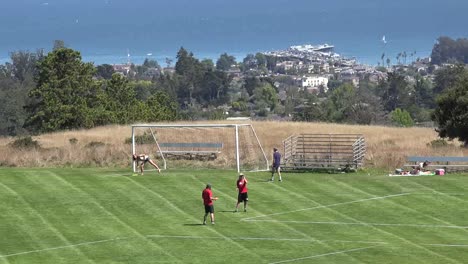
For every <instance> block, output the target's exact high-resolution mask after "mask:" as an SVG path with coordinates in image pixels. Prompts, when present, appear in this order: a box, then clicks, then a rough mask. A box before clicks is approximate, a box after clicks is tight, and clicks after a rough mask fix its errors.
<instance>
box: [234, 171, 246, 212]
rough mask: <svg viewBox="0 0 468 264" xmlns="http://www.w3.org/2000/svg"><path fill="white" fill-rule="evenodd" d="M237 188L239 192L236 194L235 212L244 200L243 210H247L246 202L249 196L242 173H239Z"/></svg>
mask: <svg viewBox="0 0 468 264" xmlns="http://www.w3.org/2000/svg"><path fill="white" fill-rule="evenodd" d="M237 189H238V190H239V194H238V195H237V204H236V212H237V210H238V208H239V204H240V203H241V202H244V212H247V202H248V201H249V196H248V194H247V179H246V178H245V175H244V174H243V173H241V174H239V179H238V180H237Z"/></svg>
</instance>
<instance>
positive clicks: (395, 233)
mask: <svg viewBox="0 0 468 264" xmlns="http://www.w3.org/2000/svg"><path fill="white" fill-rule="evenodd" d="M338 184H340V185H345V186H346V187H348V188H350V189H359V188H358V187H354V186H352V185H350V184H347V183H346V182H343V181H339V182H338ZM361 192H362V193H363V194H367V195H371V194H370V193H367V192H366V191H364V190H361ZM381 202H382V203H391V204H394V205H399V206H400V204H398V203H396V202H394V200H392V199H387V200H382V201H381ZM401 207H403V208H404V209H405V210H410V211H412V212H416V213H420V212H419V211H418V210H415V209H412V208H409V207H407V206H405V205H401ZM382 208H384V206H382ZM426 216H427V217H429V218H432V219H434V220H436V221H440V222H442V223H444V224H446V225H453V224H452V223H449V222H446V221H443V220H441V219H438V218H435V217H432V216H428V215H426ZM371 227H373V228H376V229H379V230H381V231H382V232H385V233H387V234H392V235H394V236H396V237H399V238H401V239H402V240H403V241H405V242H407V243H410V244H412V245H413V246H416V247H418V248H420V249H423V250H425V251H427V252H430V253H431V254H433V255H437V256H439V257H443V258H445V259H447V260H449V261H451V262H454V263H460V262H458V260H456V259H453V258H452V257H449V256H447V255H443V254H439V253H436V252H434V251H433V250H432V249H430V248H428V247H424V246H421V245H418V244H416V243H415V242H413V239H407V238H404V235H403V234H402V233H403V232H405V231H403V230H395V229H394V230H392V229H383V228H382V226H377V225H371ZM406 232H407V231H406ZM413 233H415V235H417V232H413ZM411 237H413V236H411Z"/></svg>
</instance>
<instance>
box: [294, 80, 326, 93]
mask: <svg viewBox="0 0 468 264" xmlns="http://www.w3.org/2000/svg"><path fill="white" fill-rule="evenodd" d="M319 86H323V87H324V90H325V92H326V91H328V78H327V77H323V76H308V77H303V78H302V79H301V87H302V88H304V89H306V88H311V87H319Z"/></svg>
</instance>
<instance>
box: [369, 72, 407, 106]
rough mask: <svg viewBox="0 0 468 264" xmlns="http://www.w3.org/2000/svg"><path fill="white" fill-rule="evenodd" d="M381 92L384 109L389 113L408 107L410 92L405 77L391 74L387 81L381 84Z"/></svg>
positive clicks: (379, 88) (379, 87) (379, 86)
mask: <svg viewBox="0 0 468 264" xmlns="http://www.w3.org/2000/svg"><path fill="white" fill-rule="evenodd" d="M377 89H378V90H379V94H380V97H381V99H382V103H383V105H384V109H385V110H387V111H388V112H391V111H393V110H395V109H396V108H403V109H404V108H405V107H406V106H408V104H409V103H410V102H409V99H410V91H409V85H408V82H407V81H406V80H405V76H403V75H401V74H398V73H392V72H389V73H388V76H387V79H386V80H382V81H380V82H379V85H378V87H377Z"/></svg>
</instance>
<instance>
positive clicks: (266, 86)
mask: <svg viewBox="0 0 468 264" xmlns="http://www.w3.org/2000/svg"><path fill="white" fill-rule="evenodd" d="M254 99H255V104H256V105H257V107H258V108H257V109H259V110H263V109H265V108H269V109H270V111H273V110H274V109H275V107H276V105H277V104H278V95H277V92H276V89H275V88H274V87H273V85H271V84H270V83H268V82H263V83H262V84H261V85H260V86H258V87H256V88H255V90H254Z"/></svg>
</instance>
